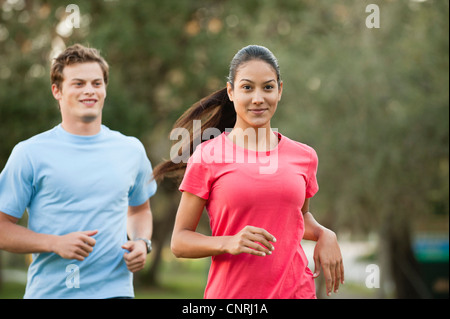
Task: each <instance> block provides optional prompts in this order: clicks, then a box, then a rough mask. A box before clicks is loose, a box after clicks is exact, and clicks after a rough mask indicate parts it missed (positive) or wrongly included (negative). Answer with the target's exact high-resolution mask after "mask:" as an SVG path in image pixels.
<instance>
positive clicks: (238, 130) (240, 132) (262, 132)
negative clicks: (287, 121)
mask: <svg viewBox="0 0 450 319" xmlns="http://www.w3.org/2000/svg"><path fill="white" fill-rule="evenodd" d="M227 138H229V139H230V140H231V141H232V142H233V143H234V144H236V145H238V146H240V147H243V148H245V149H248V150H252V151H260V152H264V151H270V150H273V149H274V148H276V147H277V145H278V137H277V135H276V134H275V133H274V131H273V130H272V129H271V128H270V126H267V127H259V128H256V127H251V126H250V127H247V128H245V129H244V128H242V127H238V126H235V127H234V128H233V130H232V131H231V132H230V134H228V135H227Z"/></svg>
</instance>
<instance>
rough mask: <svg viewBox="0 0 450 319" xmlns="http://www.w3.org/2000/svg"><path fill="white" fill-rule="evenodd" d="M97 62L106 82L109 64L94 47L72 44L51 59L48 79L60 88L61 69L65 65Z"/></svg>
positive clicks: (106, 82)
mask: <svg viewBox="0 0 450 319" xmlns="http://www.w3.org/2000/svg"><path fill="white" fill-rule="evenodd" d="M87 62H97V63H98V64H99V65H100V68H101V69H102V72H103V81H104V82H105V85H107V84H108V76H109V66H108V63H107V62H106V61H105V59H104V58H103V57H102V56H101V55H100V53H99V51H98V50H96V49H94V48H87V47H85V46H83V45H81V44H74V45H72V46H70V47H68V48H67V49H65V50H64V51H63V52H62V53H61V54H60V55H59V56H58V57H56V58H55V59H54V60H53V64H52V67H51V70H50V79H51V83H52V85H53V84H55V85H56V86H57V88H58V89H59V90H61V89H62V86H61V84H62V82H63V81H64V77H63V70H64V68H65V67H66V66H68V65H71V64H76V63H87Z"/></svg>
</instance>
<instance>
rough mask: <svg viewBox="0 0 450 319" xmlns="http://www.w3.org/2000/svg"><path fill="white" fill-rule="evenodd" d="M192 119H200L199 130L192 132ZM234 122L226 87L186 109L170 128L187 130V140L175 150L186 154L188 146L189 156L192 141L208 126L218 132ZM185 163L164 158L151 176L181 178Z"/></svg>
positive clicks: (192, 146) (234, 112)
mask: <svg viewBox="0 0 450 319" xmlns="http://www.w3.org/2000/svg"><path fill="white" fill-rule="evenodd" d="M194 120H200V121H201V129H200V132H194V129H193V123H194ZM235 122H236V111H235V110H234V104H233V102H231V101H230V99H229V98H228V93H227V88H226V87H225V88H224V89H221V90H219V91H216V92H214V93H213V94H211V95H209V96H207V97H205V98H203V99H201V100H200V101H198V102H196V103H195V104H194V105H192V106H191V107H190V108H189V109H188V110H186V112H184V113H183V115H181V117H180V118H179V119H178V120H177V121H176V122H175V124H174V126H173V128H172V131H173V130H175V129H177V128H184V129H187V130H188V131H189V140H187V141H186V140H184V141H182V142H183V143H182V144H180V145H179V148H178V150H177V152H178V154H186V151H185V150H186V149H187V148H188V149H189V152H188V154H189V156H191V155H192V153H193V152H194V141H196V140H200V138H201V136H203V131H205V130H206V129H208V128H216V129H218V130H219V131H220V132H224V131H225V129H226V128H233V127H234V124H235ZM194 133H195V134H200V137H199V136H194ZM176 143H179V142H176ZM174 144H175V142H174ZM186 165H187V159H186V160H183V161H181V162H179V163H174V162H173V161H172V160H166V161H164V162H162V163H161V164H159V165H157V166H156V167H155V169H154V170H153V178H154V179H155V180H156V181H162V180H163V179H164V177H165V176H167V177H175V178H181V177H182V176H183V175H184V171H185V170H186Z"/></svg>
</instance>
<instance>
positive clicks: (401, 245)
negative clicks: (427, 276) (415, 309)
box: [384, 216, 431, 299]
mask: <svg viewBox="0 0 450 319" xmlns="http://www.w3.org/2000/svg"><path fill="white" fill-rule="evenodd" d="M386 230H387V231H386V232H385V236H386V237H387V238H384V239H385V240H386V248H387V249H388V252H387V254H388V257H389V259H390V260H389V261H390V270H391V274H392V279H393V281H394V284H395V288H396V295H397V298H399V299H418V298H421V299H422V298H431V294H430V292H429V290H428V288H427V287H426V285H425V283H424V280H423V276H422V275H421V273H420V269H419V263H418V262H417V260H416V258H415V256H414V252H413V250H412V236H411V235H412V234H411V228H410V223H409V222H408V221H405V220H402V219H401V218H398V216H397V218H396V217H392V216H391V218H389V220H388V221H387V225H386Z"/></svg>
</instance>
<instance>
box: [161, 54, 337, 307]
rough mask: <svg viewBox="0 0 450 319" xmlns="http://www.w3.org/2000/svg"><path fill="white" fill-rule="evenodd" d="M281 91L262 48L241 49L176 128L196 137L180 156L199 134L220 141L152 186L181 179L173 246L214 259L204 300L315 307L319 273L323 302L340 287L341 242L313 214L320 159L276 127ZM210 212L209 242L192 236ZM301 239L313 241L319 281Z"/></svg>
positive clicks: (168, 167)
mask: <svg viewBox="0 0 450 319" xmlns="http://www.w3.org/2000/svg"><path fill="white" fill-rule="evenodd" d="M282 90H283V83H282V81H281V79H280V71H279V66H278V62H277V60H276V58H275V57H274V55H273V54H272V53H271V52H270V51H269V50H268V49H266V48H264V47H261V46H255V45H252V46H247V47H245V48H243V49H241V50H240V51H239V52H238V53H237V54H236V55H235V57H234V58H233V60H232V62H231V65H230V73H229V77H228V82H227V87H226V88H224V89H222V90H220V91H218V92H216V93H214V94H212V95H210V96H208V97H206V98H204V99H203V100H201V101H199V102H198V103H196V104H194V105H193V106H192V107H191V108H190V109H189V110H188V111H186V112H185V114H183V116H182V117H181V118H180V119H179V120H178V121H177V123H175V128H186V129H189V130H190V134H191V136H190V139H189V140H188V141H187V142H186V141H185V142H186V143H184V142H181V143H177V144H176V145H177V146H179V149H178V154H181V153H185V152H184V151H185V150H186V149H188V148H189V150H190V152H189V154H191V153H192V151H193V148H194V146H195V145H194V141H196V140H197V141H198V139H199V136H198V134H200V136H203V137H205V135H208V134H209V133H210V132H213V131H214V129H215V130H220V132H222V134H220V135H218V136H216V137H215V138H213V139H210V140H208V141H206V142H204V143H202V144H200V147H197V148H196V149H195V151H194V152H193V154H192V156H191V157H190V158H189V162H188V163H187V166H186V164H183V162H180V163H178V164H175V163H174V162H173V161H167V162H165V163H163V164H161V165H160V166H158V167H156V168H155V171H154V175H155V178H156V179H161V178H162V176H164V175H168V174H172V175H174V174H175V175H176V174H177V173H180V172H181V173H182V172H183V171H184V170H185V173H184V177H183V180H182V182H181V185H180V190H181V191H182V197H181V201H180V204H179V208H178V212H177V217H176V221H175V226H174V231H173V235H172V244H171V246H172V251H173V253H174V254H175V256H177V257H184V258H201V257H207V256H212V262H211V267H210V271H209V275H208V283H207V286H206V289H205V298H233V299H238V298H316V295H315V285H314V278H316V277H317V276H318V275H319V273H320V268H322V270H323V272H324V276H325V279H326V280H325V281H326V290H327V295H330V292H331V291H332V290H334V291H335V292H337V290H338V287H339V284H340V283H343V280H344V270H343V263H342V257H341V253H340V249H339V245H338V243H337V239H336V235H335V234H334V233H333V232H332V231H330V230H328V229H326V228H325V227H323V226H321V225H319V224H318V223H317V222H316V221H315V220H314V218H313V216H312V215H311V213H310V212H309V199H310V198H311V197H312V196H314V194H315V193H316V192H317V190H318V185H317V181H316V171H317V163H318V160H317V155H316V153H315V151H314V150H313V149H312V148H311V147H309V146H307V145H305V144H302V143H298V142H295V141H293V140H290V139H289V138H287V137H285V136H283V135H282V134H280V133H277V132H275V131H274V130H272V129H271V126H270V120H271V118H272V116H273V115H274V113H275V111H276V109H277V105H278V102H279V100H280V98H281V95H282ZM194 120H201V121H202V126H201V129H200V130H194V129H193V128H194V125H193V121H194ZM208 128H209V129H210V130H209V131H208V130H207V129H208ZM212 128H214V129H213V130H211V129H212ZM227 128H230V129H231V131H229V130H226V129H227ZM207 132H208V134H207ZM180 144H182V145H181V146H180ZM178 162H179V161H178ZM185 166H186V167H185ZM204 208H206V210H207V212H208V216H209V218H210V226H211V230H212V235H211V236H205V235H203V234H200V233H198V232H196V228H197V225H198V222H199V219H200V216H201V214H202V212H203V209H204ZM302 238H304V239H308V240H314V241H317V244H316V248H315V252H314V261H315V267H316V269H315V273H314V274H313V273H312V272H311V271H310V270H309V268H308V267H307V265H308V261H307V259H306V256H305V254H304V252H303V249H302V247H301V245H300V242H301V240H302Z"/></svg>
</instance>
